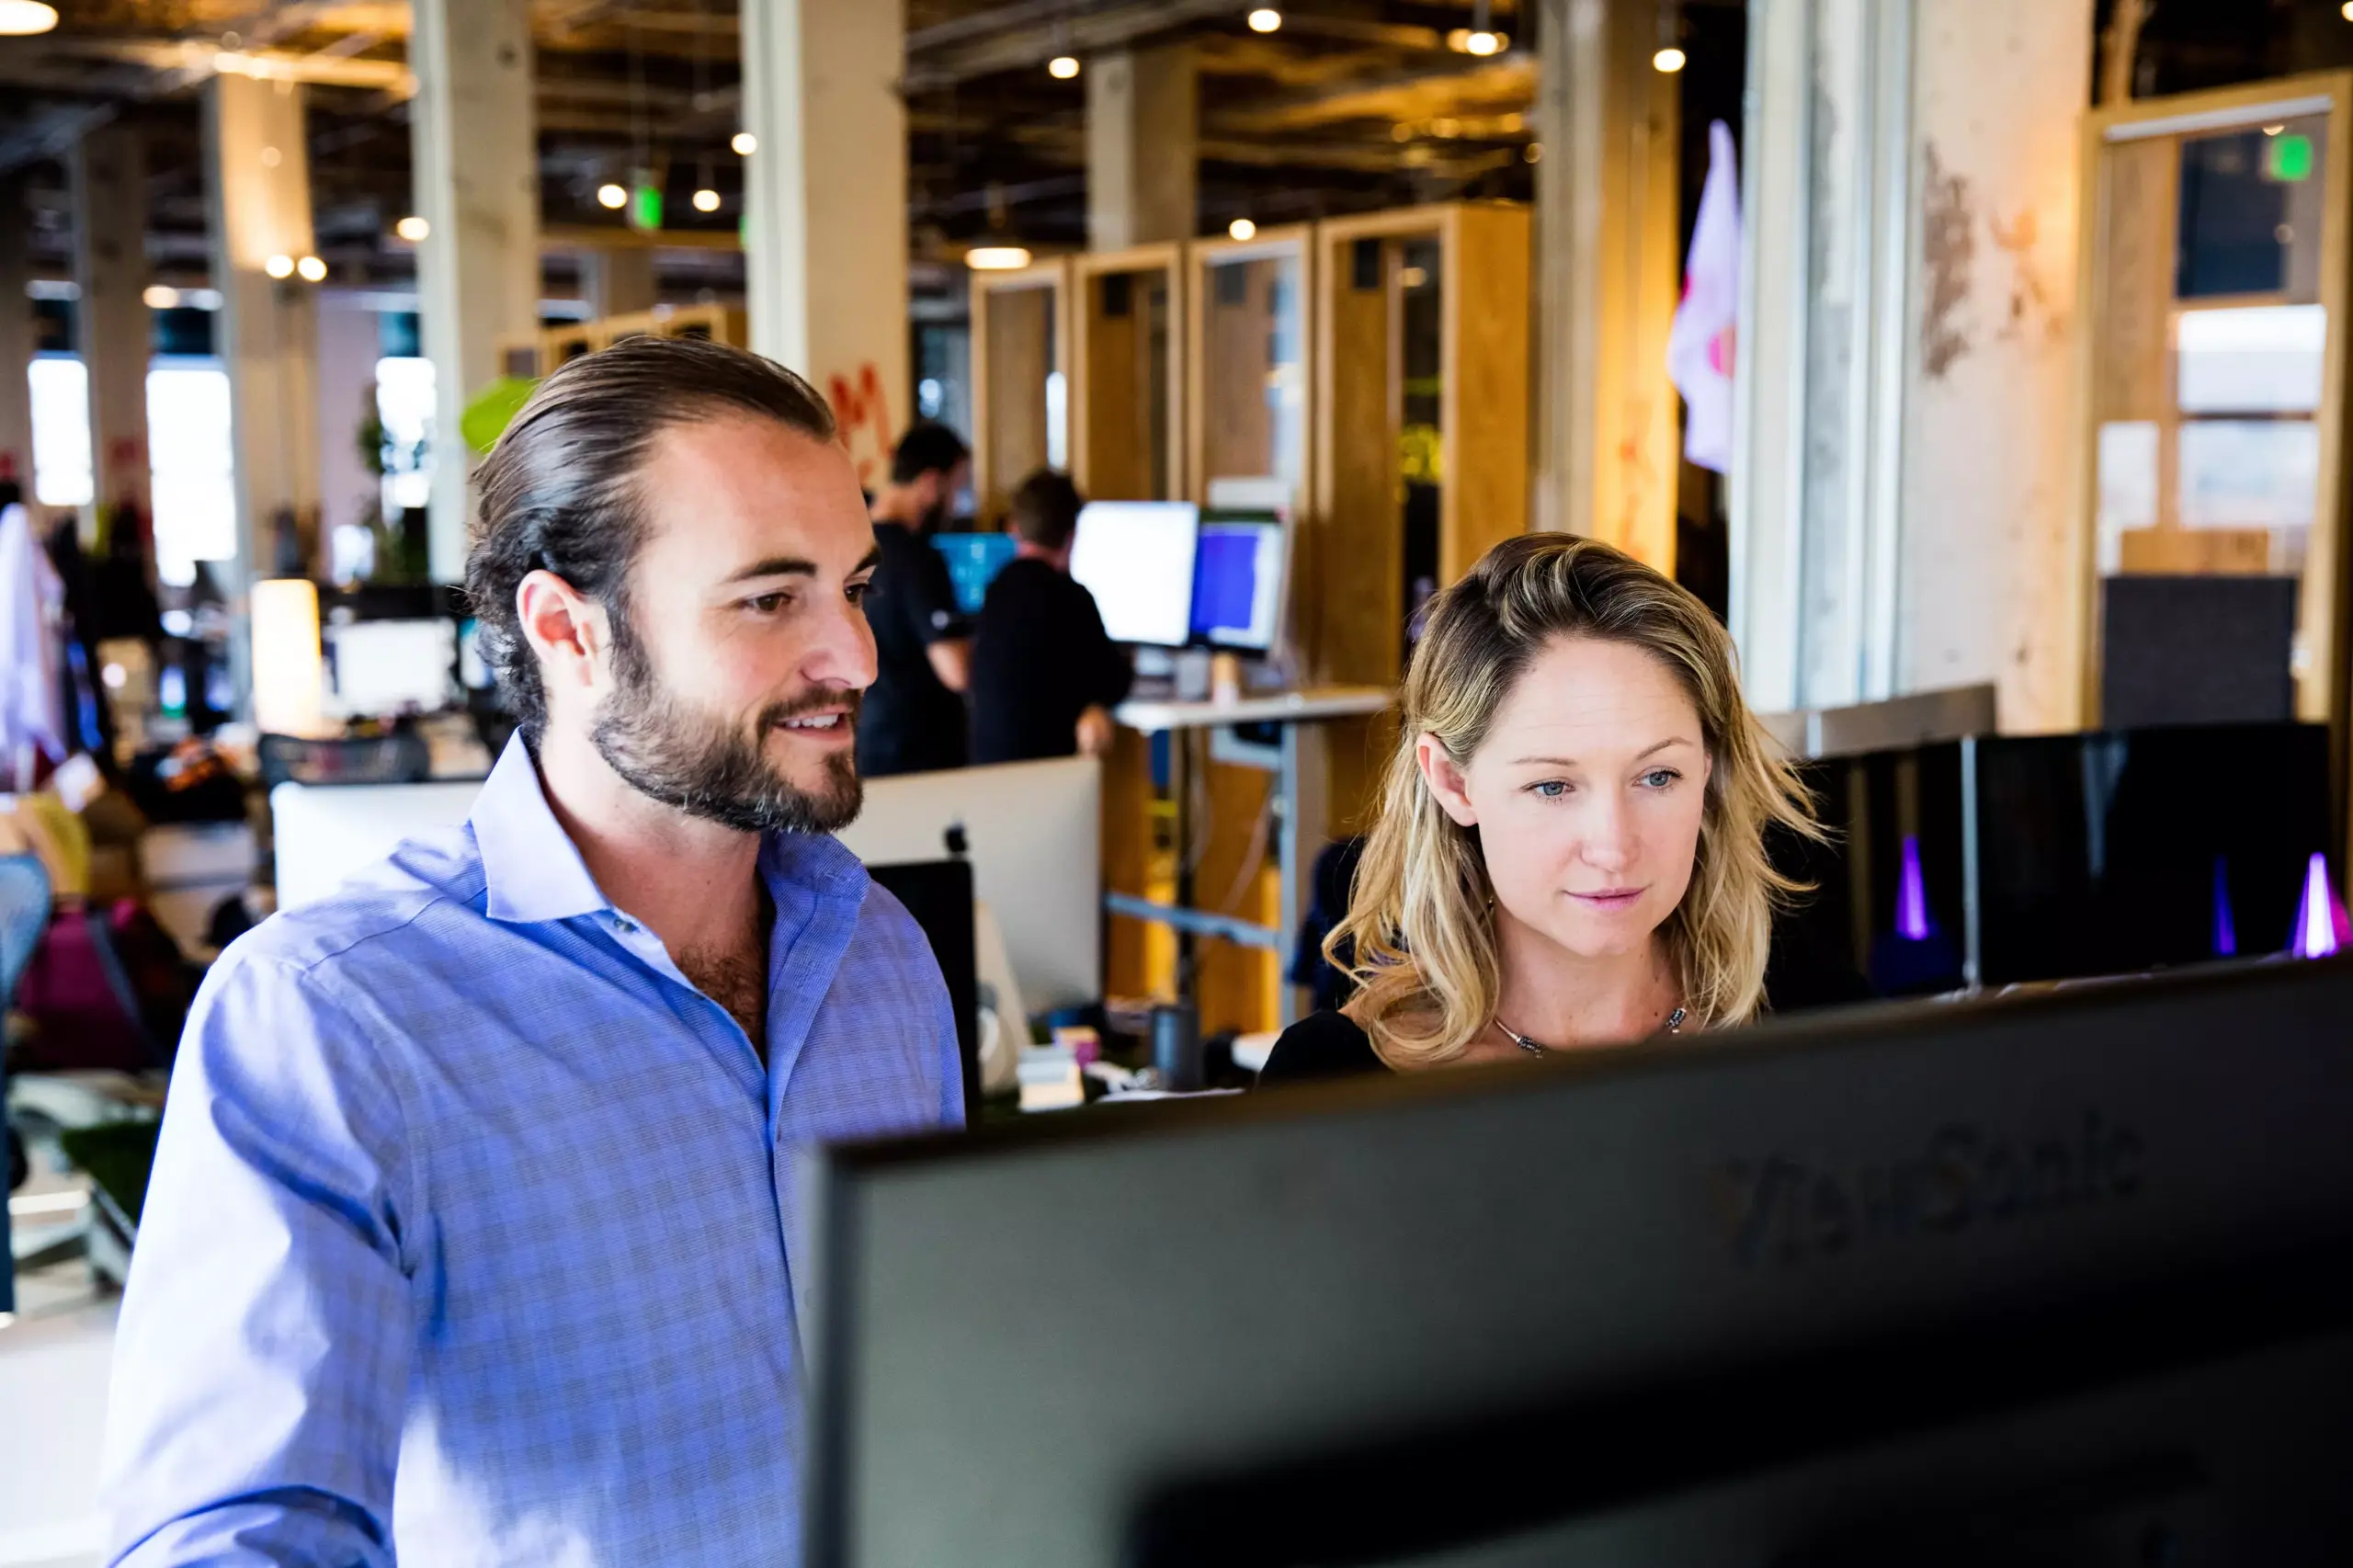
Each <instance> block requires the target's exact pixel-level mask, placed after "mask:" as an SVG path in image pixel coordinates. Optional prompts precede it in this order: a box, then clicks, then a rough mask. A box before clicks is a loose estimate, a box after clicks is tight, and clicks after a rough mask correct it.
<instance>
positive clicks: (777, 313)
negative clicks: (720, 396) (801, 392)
mask: <svg viewBox="0 0 2353 1568" xmlns="http://www.w3.org/2000/svg"><path fill="white" fill-rule="evenodd" d="M743 6H744V9H743V18H744V128H745V130H746V131H750V132H751V133H752V134H753V135H754V136H755V137H756V138H757V139H758V150H757V151H756V152H755V153H753V154H752V156H751V157H750V158H749V159H747V160H746V161H745V163H746V166H745V213H744V246H745V284H746V290H745V291H746V293H747V295H748V296H749V305H750V310H751V317H752V323H751V328H752V346H753V347H755V348H756V349H757V350H759V352H761V353H762V354H765V355H767V357H768V358H771V359H775V360H777V361H779V363H782V364H785V365H789V366H790V367H791V368H792V369H796V370H798V371H800V372H801V374H803V375H805V376H807V377H808V378H809V380H810V381H812V382H813V383H814V384H815V386H816V387H817V389H818V390H819V391H820V392H824V394H825V395H826V397H827V398H829V399H830V400H831V401H832V403H833V405H834V415H835V418H836V419H837V420H839V422H840V424H841V428H842V436H843V439H844V440H845V442H846V443H847V446H848V448H849V451H850V455H851V457H852V458H853V459H854V460H856V461H857V463H858V473H859V476H860V478H861V480H862V481H863V482H864V483H866V484H867V485H869V486H873V485H876V484H879V483H881V480H882V479H883V477H884V476H885V474H886V472H887V470H888V467H889V456H890V450H891V446H892V442H893V441H895V440H896V439H897V437H898V434H899V432H900V431H901V430H902V429H904V427H905V426H906V424H907V422H908V420H909V418H910V417H911V415H912V411H913V406H914V405H913V401H912V398H911V396H910V389H909V381H910V371H909V364H908V347H907V339H908V335H907V309H908V307H907V114H906V106H905V104H904V101H903V100H902V99H901V98H900V97H899V92H898V85H897V84H898V79H899V76H900V74H901V73H902V72H903V71H904V69H905V65H906V19H905V17H904V14H903V13H904V10H905V7H904V6H898V5H877V4H875V3H874V0H743Z"/></svg>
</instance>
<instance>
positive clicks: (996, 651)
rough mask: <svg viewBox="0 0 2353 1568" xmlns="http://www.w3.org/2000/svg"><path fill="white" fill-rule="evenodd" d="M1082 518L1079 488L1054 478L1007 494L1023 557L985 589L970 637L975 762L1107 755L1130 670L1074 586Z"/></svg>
mask: <svg viewBox="0 0 2353 1568" xmlns="http://www.w3.org/2000/svg"><path fill="white" fill-rule="evenodd" d="M1078 508H1079V495H1078V489H1077V487H1076V486H1075V485H1074V484H1072V483H1071V482H1070V480H1069V479H1068V478H1066V477H1065V476H1063V475H1062V474H1059V473H1055V472H1051V470H1043V469H1041V470H1040V471H1039V472H1036V473H1033V474H1031V475H1030V476H1029V478H1028V479H1026V480H1023V481H1022V482H1021V488H1020V489H1018V490H1017V491H1015V492H1014V493H1013V511H1012V516H1011V517H1010V519H1009V525H1008V526H1009V527H1010V528H1011V529H1012V532H1013V534H1014V537H1015V539H1016V540H1018V541H1019V543H1018V551H1019V553H1018V554H1017V555H1016V556H1015V557H1014V558H1013V560H1011V561H1009V562H1006V567H1005V570H1004V571H1002V572H1000V573H998V574H997V576H996V581H995V582H994V583H992V584H990V585H989V594H988V600H987V602H986V603H985V604H984V605H983V606H982V608H981V617H980V622H979V625H978V627H977V629H976V630H975V631H974V633H973V637H972V737H973V744H972V750H973V756H974V760H975V761H979V762H1028V761H1030V760H1032V759H1034V758H1038V757H1047V756H1077V755H1080V754H1082V753H1083V754H1085V755H1086V756H1102V755H1103V754H1104V753H1105V752H1108V750H1110V749H1111V710H1112V709H1113V708H1114V707H1116V706H1117V705H1118V704H1119V703H1120V701H1121V700H1122V699H1125V698H1126V697H1127V695H1128V687H1129V686H1130V685H1131V684H1132V682H1133V681H1134V679H1135V670H1134V667H1133V666H1132V665H1131V664H1130V663H1129V660H1128V655H1127V654H1126V653H1124V652H1123V651H1122V650H1121V649H1120V648H1119V647H1118V646H1117V645H1116V644H1115V643H1113V642H1112V641H1111V639H1110V638H1109V637H1108V636H1107V635H1106V634H1105V633H1104V631H1103V617H1102V615H1101V613H1100V612H1099V611H1097V609H1096V608H1095V596H1094V595H1093V594H1090V593H1088V592H1087V591H1086V588H1085V587H1084V586H1083V585H1080V584H1079V583H1077V582H1075V581H1074V580H1073V579H1072V577H1071V574H1070V547H1071V540H1072V539H1073V538H1074V537H1075V535H1076V534H1077V531H1078Z"/></svg>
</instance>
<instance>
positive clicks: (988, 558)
mask: <svg viewBox="0 0 2353 1568" xmlns="http://www.w3.org/2000/svg"><path fill="white" fill-rule="evenodd" d="M931 547H932V548H933V549H934V550H937V551H939V553H940V555H941V557H942V558H943V559H945V560H946V561H947V562H948V580H949V582H950V583H952V584H954V585H955V586H956V608H958V609H960V610H962V611H963V612H964V613H965V614H966V615H978V614H980V613H981V606H982V605H983V604H985V603H986V602H988V597H989V585H990V584H991V583H994V582H995V581H996V574H998V573H1000V572H1002V571H1004V570H1005V565H1006V562H1008V561H1011V560H1012V559H1013V557H1014V553H1015V551H1017V550H1018V549H1019V548H1020V546H1019V543H1018V542H1017V540H1015V539H1014V537H1013V536H1012V535H1011V534H1009V533H995V534H935V535H933V536H932V540H931Z"/></svg>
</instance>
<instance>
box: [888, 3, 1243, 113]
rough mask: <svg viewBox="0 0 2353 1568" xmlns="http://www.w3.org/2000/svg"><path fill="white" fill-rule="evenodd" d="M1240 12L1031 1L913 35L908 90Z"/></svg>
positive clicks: (1220, 7) (1210, 6) (1117, 44)
mask: <svg viewBox="0 0 2353 1568" xmlns="http://www.w3.org/2000/svg"><path fill="white" fill-rule="evenodd" d="M1234 10H1235V6H1234V0H1137V3H1134V4H1127V5H1118V6H1108V7H1103V8H1099V9H1088V8H1086V4H1085V0H1028V3H1027V4H1023V5H1017V6H1003V7H999V8H996V9H993V10H989V11H985V12H982V13H980V14H979V15H977V16H973V17H961V18H959V19H958V20H956V21H953V22H942V23H940V24H939V25H938V26H937V27H930V28H924V29H922V30H921V31H920V32H916V33H912V34H910V35H908V38H907V71H906V75H905V77H904V81H903V83H902V85H904V87H905V89H906V90H907V91H908V92H911V93H916V92H923V91H926V90H927V89H930V88H936V87H946V86H951V85H954V84H956V83H958V82H963V81H969V80H971V79H972V77H975V76H989V75H994V74H996V73H997V72H1000V71H1018V70H1022V69H1024V68H1025V67H1028V66H1033V65H1042V64H1044V63H1045V62H1047V61H1048V60H1051V59H1052V58H1053V57H1054V56H1055V55H1057V54H1075V55H1078V56H1080V57H1082V58H1084V57H1085V56H1086V55H1090V54H1100V53H1103V52H1105V51H1109V50H1114V49H1124V48H1126V47H1128V46H1129V45H1131V44H1134V43H1141V42H1142V41H1143V40H1147V39H1151V38H1154V37H1157V36H1159V35H1160V34H1163V33H1168V32H1174V31H1176V30H1177V29H1178V28H1184V27H1187V26H1189V25H1190V24H1192V23H1194V22H1198V21H1205V20H1207V19H1209V18H1210V17H1232V16H1233V14H1234Z"/></svg>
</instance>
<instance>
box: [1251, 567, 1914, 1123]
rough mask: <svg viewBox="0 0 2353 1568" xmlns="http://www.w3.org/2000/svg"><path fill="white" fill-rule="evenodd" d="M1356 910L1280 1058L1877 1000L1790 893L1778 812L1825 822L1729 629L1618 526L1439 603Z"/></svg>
mask: <svg viewBox="0 0 2353 1568" xmlns="http://www.w3.org/2000/svg"><path fill="white" fill-rule="evenodd" d="M1402 729H1403V733H1402V735H1401V738H1400V740H1399V743H1398V747H1397V750H1396V753H1395V755H1394V756H1393V757H1392V760H1391V763H1390V767H1389V774H1388V778H1387V781H1386V783H1385V784H1384V786H1383V788H1382V793H1381V815H1380V819H1379V821H1378V822H1377V824H1375V825H1374V827H1373V830H1372V833H1371V835H1370V838H1369V839H1368V841H1367V842H1366V844H1365V846H1364V853H1363V858H1362V861H1361V863H1360V865H1359V866H1358V869H1357V873H1356V880H1355V887H1354V892H1353V893H1352V895H1351V897H1350V900H1349V904H1348V912H1347V917H1346V918H1345V919H1343V920H1342V921H1341V922H1340V924H1339V926H1338V927H1337V928H1336V929H1335V930H1334V931H1333V932H1332V933H1331V935H1330V937H1328V938H1327V939H1326V941H1325V944H1324V951H1325V953H1326V954H1327V956H1329V957H1330V958H1331V960H1332V961H1333V962H1334V963H1336V964H1339V965H1341V966H1342V967H1343V968H1344V969H1345V970H1346V971H1347V974H1348V976H1349V978H1350V979H1352V980H1353V981H1354V982H1355V983H1356V985H1357V991H1356V994H1355V995H1354V997H1353V998H1352V999H1351V1000H1350V1001H1349V1002H1348V1003H1347V1006H1345V1007H1344V1008H1342V1009H1341V1010H1339V1011H1337V1012H1323V1013H1317V1014H1315V1015H1313V1016H1312V1017H1308V1018H1306V1019H1304V1020H1302V1022H1300V1023H1298V1024H1295V1025H1293V1026H1292V1027H1291V1028H1290V1029H1288V1030H1286V1031H1285V1032H1284V1034H1283V1036H1282V1038H1281V1039H1280V1040H1278V1041H1277V1042H1276V1045H1275V1049H1274V1051H1273V1054H1272V1055H1271V1056H1270V1057H1269V1058H1268V1060H1267V1065H1266V1068H1265V1070H1264V1071H1263V1073H1262V1074H1260V1082H1261V1083H1270V1084H1272V1083H1285V1082H1293V1081H1298V1080H1302V1079H1310V1078H1319V1077H1329V1076H1334V1075H1339V1074H1351V1073H1363V1072H1380V1071H1383V1070H1387V1071H1395V1072H1419V1071H1423V1070H1426V1069H1429V1068H1435V1067H1444V1066H1449V1065H1452V1064H1454V1063H1458V1062H1500V1061H1514V1060H1521V1059H1525V1058H1527V1057H1530V1056H1541V1055H1544V1054H1547V1053H1550V1052H1556V1051H1574V1050H1579V1049H1582V1048H1585V1047H1588V1046H1598V1045H1609V1044H1617V1043H1621V1042H1625V1041H1631V1040H1642V1039H1644V1038H1646V1037H1649V1036H1652V1035H1656V1034H1662V1033H1664V1034H1677V1033H1691V1032H1696V1031H1698V1030H1701V1029H1709V1028H1728V1027H1731V1026H1733V1025H1738V1024H1745V1023H1747V1022H1748V1021H1750V1020H1751V1019H1753V1018H1755V1017H1756V1016H1757V1015H1758V1014H1760V1013H1762V1012H1765V1011H1768V1010H1790V1009H1794V1008H1799V1007H1805V1006H1823V1005H1826V1004H1831V1003H1836V1002H1845V1001H1860V1000H1864V999H1866V998H1867V997H1868V995H1869V992H1868V989H1867V988H1866V987H1865V986H1864V985H1863V983H1862V982H1861V981H1860V979H1859V977H1857V976H1856V975H1855V974H1853V973H1852V972H1851V971H1848V970H1846V969H1843V968H1841V967H1840V966H1839V965H1837V964H1836V962H1835V960H1828V959H1826V958H1824V957H1823V956H1820V955H1816V954H1814V953H1813V951H1812V950H1811V949H1809V948H1807V947H1806V946H1805V945H1804V943H1803V941H1802V938H1801V937H1798V936H1797V935H1796V934H1795V933H1794V932H1791V933H1788V934H1787V937H1786V939H1783V940H1779V941H1777V940H1776V936H1777V933H1776V930H1775V926H1776V924H1777V922H1776V915H1778V914H1779V911H1780V910H1781V909H1782V908H1783V907H1784V905H1785V904H1786V903H1787V902H1788V901H1789V900H1790V898H1792V897H1793V896H1794V895H1795V894H1797V893H1799V892H1802V890H1801V889H1800V888H1798V887H1797V886H1795V885H1794V884H1793V883H1791V882H1790V881H1789V880H1788V879H1787V878H1785V877H1784V876H1782V875H1781V874H1780V873H1779V871H1777V870H1776V869H1774V867H1773V866H1772V864H1771V862H1770V860H1769V859H1768V857H1767V853H1766V835H1767V832H1768V829H1771V828H1774V827H1777V826H1778V827H1779V828H1780V829H1782V830H1784V831H1787V832H1791V833H1795V834H1799V835H1803V836H1806V837H1818V836H1819V835H1820V833H1821V829H1820V828H1819V827H1818V826H1817V825H1816V824H1814V822H1813V814H1812V810H1811V806H1810V804H1809V802H1808V801H1807V798H1806V796H1805V793H1804V790H1803V787H1802V785H1801V784H1800V783H1799V781H1798V778H1797V776H1796V774H1795V773H1794V772H1793V771H1792V770H1791V769H1790V767H1789V765H1788V764H1787V763H1786V762H1784V761H1782V760H1781V759H1780V757H1779V754H1778V752H1776V751H1775V750H1774V749H1773V747H1772V745H1771V743H1770V741H1769V739H1768V737H1767V735H1766V734H1765V732H1764V730H1763V729H1762V728H1761V727H1760V726H1759V725H1758V724H1757V722H1756V718H1755V717H1754V715H1752V714H1751V713H1750V712H1749V710H1748V707H1747V704H1746V703H1745V702H1744V701H1743V700H1742V698H1741V694H1740V685H1739V678H1738V676H1737V674H1736V665H1735V658H1734V654H1733V643H1732V638H1731V636H1730V634H1729V633H1727V632H1726V631H1724V629H1723V626H1722V623H1721V622H1719V621H1718V620H1717V619H1715V617H1714V616H1713V615H1712V614H1711V613H1710V612H1709V610H1708V608H1707V607H1706V606H1705V605H1703V604H1701V603H1700V602H1699V599H1698V598H1696V597H1693V596H1692V595H1691V594H1690V593H1689V592H1688V591H1687V590H1685V589H1683V588H1681V587H1679V586H1677V585H1676V584H1674V583H1673V582H1671V581H1669V580H1668V579H1667V578H1665V577H1664V576H1662V575H1660V574H1658V573H1657V572H1654V571H1653V570H1652V569H1651V568H1650V567H1648V566H1645V565H1643V563H1641V562H1638V561H1636V560H1634V559H1633V558H1632V557H1631V556H1629V555H1626V554H1624V553H1623V552H1621V551H1617V550H1613V549H1612V548H1610V547H1609V546H1608V545H1606V544H1602V543H1600V542H1598V541H1597V540H1589V539H1577V538H1572V537H1569V536H1567V535H1562V534H1530V535H1526V536H1523V537H1521V538H1518V539H1513V540H1506V541H1504V542H1503V543H1501V544H1499V545H1497V546H1495V549H1493V550H1491V551H1488V552H1487V554H1486V556H1485V557H1484V558H1483V560H1481V561H1480V562H1479V563H1478V565H1476V566H1474V567H1472V570H1471V573H1470V574H1469V575H1468V576H1466V577H1464V578H1463V579H1462V580H1461V582H1459V583H1456V584H1454V585H1452V586H1450V587H1449V588H1447V589H1445V590H1444V591H1443V592H1441V593H1440V594H1439V595H1438V597H1437V599H1436V600H1434V601H1433V603H1432V605H1431V607H1430V617H1429V625H1428V631H1427V633H1426V634H1425V636H1424V637H1423V639H1422V642H1421V643H1420V645H1419V646H1418V647H1416V648H1415V651H1414V656H1413V665H1412V667H1411V669H1410V670H1409V671H1408V673H1407V675H1406V677H1405V691H1404V723H1403V726H1402Z"/></svg>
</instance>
